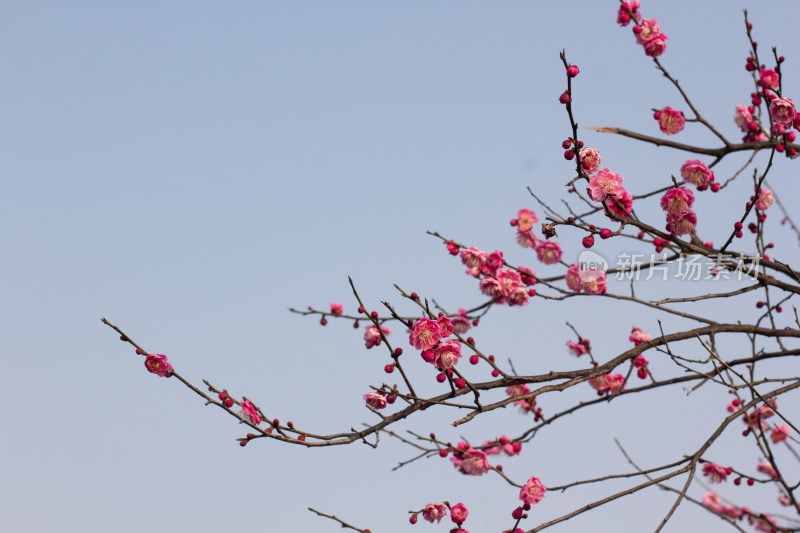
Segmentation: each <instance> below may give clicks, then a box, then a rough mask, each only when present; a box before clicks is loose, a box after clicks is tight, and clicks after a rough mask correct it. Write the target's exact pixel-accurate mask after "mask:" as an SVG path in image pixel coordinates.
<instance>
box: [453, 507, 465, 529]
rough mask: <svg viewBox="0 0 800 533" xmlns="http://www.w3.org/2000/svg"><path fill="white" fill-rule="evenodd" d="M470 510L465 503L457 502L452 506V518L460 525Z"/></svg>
mask: <svg viewBox="0 0 800 533" xmlns="http://www.w3.org/2000/svg"><path fill="white" fill-rule="evenodd" d="M468 514H469V511H468V510H467V507H466V506H465V505H464V504H463V503H457V504H455V505H454V506H452V507H451V508H450V519H451V520H453V522H455V523H456V524H458V526H459V527H461V524H463V523H464V520H466V519H467V515H468Z"/></svg>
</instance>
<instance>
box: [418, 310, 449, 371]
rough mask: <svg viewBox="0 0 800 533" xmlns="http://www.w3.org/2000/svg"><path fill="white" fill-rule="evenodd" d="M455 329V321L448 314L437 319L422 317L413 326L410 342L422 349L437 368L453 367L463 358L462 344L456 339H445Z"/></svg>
mask: <svg viewBox="0 0 800 533" xmlns="http://www.w3.org/2000/svg"><path fill="white" fill-rule="evenodd" d="M453 331H455V326H454V325H453V322H451V321H450V319H449V318H447V317H446V316H440V317H439V318H438V319H437V320H430V319H428V318H420V319H419V320H417V322H416V323H415V324H414V326H413V327H412V328H411V334H410V335H409V337H408V342H409V344H411V345H412V346H413V347H414V348H416V349H417V350H422V358H423V359H424V360H425V361H426V362H428V363H431V364H432V365H433V366H435V367H436V369H437V370H442V371H444V370H447V369H450V368H453V367H454V366H455V365H456V363H457V362H458V360H459V358H461V344H460V343H459V342H458V341H457V340H455V339H449V340H443V339H445V338H447V337H449V336H450V335H452V333H453Z"/></svg>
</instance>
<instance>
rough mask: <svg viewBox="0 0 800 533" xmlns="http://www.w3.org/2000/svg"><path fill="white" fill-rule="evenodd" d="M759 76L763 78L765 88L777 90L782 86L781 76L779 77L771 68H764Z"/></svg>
mask: <svg viewBox="0 0 800 533" xmlns="http://www.w3.org/2000/svg"><path fill="white" fill-rule="evenodd" d="M759 75H760V76H761V81H762V82H764V84H765V86H767V87H770V88H772V89H777V88H778V85H780V82H781V78H780V76H778V73H777V72H775V71H774V70H772V69H771V68H762V69H761V70H760V71H759Z"/></svg>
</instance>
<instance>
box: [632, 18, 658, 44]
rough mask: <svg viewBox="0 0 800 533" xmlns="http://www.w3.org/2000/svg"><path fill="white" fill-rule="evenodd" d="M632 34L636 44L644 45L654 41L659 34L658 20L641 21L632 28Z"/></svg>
mask: <svg viewBox="0 0 800 533" xmlns="http://www.w3.org/2000/svg"><path fill="white" fill-rule="evenodd" d="M633 33H634V34H635V35H636V44H641V45H644V44H645V43H646V42H647V41H649V40H651V39H655V38H656V37H658V35H659V34H660V33H661V30H659V28H658V20H656V19H654V18H653V19H642V21H641V22H640V23H639V24H637V25H636V26H634V28H633Z"/></svg>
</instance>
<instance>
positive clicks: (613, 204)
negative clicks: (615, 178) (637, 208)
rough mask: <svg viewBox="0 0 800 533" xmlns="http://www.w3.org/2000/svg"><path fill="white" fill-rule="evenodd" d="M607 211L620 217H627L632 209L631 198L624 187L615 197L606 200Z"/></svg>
mask: <svg viewBox="0 0 800 533" xmlns="http://www.w3.org/2000/svg"><path fill="white" fill-rule="evenodd" d="M606 206H607V207H608V209H609V211H611V212H612V213H614V214H615V215H617V216H620V217H628V216H630V214H631V209H632V208H633V196H632V195H631V193H629V192H628V190H627V189H625V187H622V188H620V190H618V191H617V193H616V195H615V196H612V197H609V198H607V199H606Z"/></svg>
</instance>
